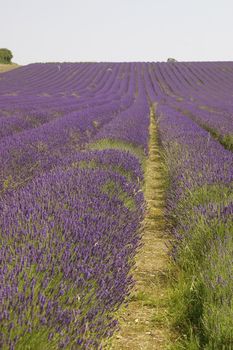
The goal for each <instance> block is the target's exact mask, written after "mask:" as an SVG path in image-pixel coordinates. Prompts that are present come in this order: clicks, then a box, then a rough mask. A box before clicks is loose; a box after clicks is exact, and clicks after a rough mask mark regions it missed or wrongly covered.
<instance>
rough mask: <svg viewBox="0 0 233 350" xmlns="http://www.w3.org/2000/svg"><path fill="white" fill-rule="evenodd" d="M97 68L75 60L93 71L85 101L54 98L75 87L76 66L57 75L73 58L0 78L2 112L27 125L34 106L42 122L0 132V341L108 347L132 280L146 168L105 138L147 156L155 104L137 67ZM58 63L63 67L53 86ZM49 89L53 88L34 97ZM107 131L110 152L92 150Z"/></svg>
mask: <svg viewBox="0 0 233 350" xmlns="http://www.w3.org/2000/svg"><path fill="white" fill-rule="evenodd" d="M80 66H82V65H81V64H80ZM94 66H95V67H94V68H92V64H90V66H87V65H85V67H79V65H76V68H80V69H79V70H82V69H83V70H86V71H88V70H91V69H93V70H95V73H96V78H94V76H90V79H89V83H88V84H86V85H85V84H84V87H83V88H82V89H83V90H82V89H81V88H80V90H79V93H80V91H81V92H82V94H83V101H79V100H81V97H80V98H78V100H77V101H75V102H74V101H73V99H77V97H74V96H73V97H64V98H63V97H61V96H59V95H58V94H59V92H58V91H61V90H59V88H58V87H59V84H63V85H64V84H67V85H69V82H70V84H71V85H72V84H73V83H72V82H71V81H70V80H72V79H73V78H74V76H75V74H76V71H75V73H74V72H73V73H74V74H71V75H70V73H69V74H68V73H62V72H63V70H64V69H65V68H66V64H64V65H63V64H59V65H51V67H48V66H47V65H43V67H40V65H34V66H31V67H25V68H22V69H21V71H20V70H18V71H15V72H14V73H15V76H14V74H10V75H9V73H7V74H4V75H3V77H4V79H3V82H4V83H3V82H2V85H1V86H0V90H1V98H0V105H1V108H2V113H3V114H4V115H3V116H2V117H1V118H3V119H4V118H5V119H6V118H8V119H10V118H13V117H14V113H15V114H16V116H19V118H21V120H22V119H24V120H26V121H27V118H26V117H27V113H29V112H30V108H32V111H33V113H34V114H33V113H30V117H31V119H32V120H33V121H34V123H35V125H33V127H30V125H29V126H28V127H27V126H26V127H25V125H24V124H23V122H22V123H21V121H20V122H19V123H20V128H21V129H20V130H19V129H17V130H15V129H14V130H13V133H11V134H9V132H8V131H6V132H7V133H8V134H7V135H6V134H5V135H4V130H3V131H2V132H3V135H2V136H3V137H2V139H1V140H0V159H1V164H2V167H1V173H0V182H1V200H0V227H1V229H0V232H1V235H0V237H1V245H0V261H1V268H0V277H1V281H2V283H1V286H0V300H1V304H0V333H1V336H0V339H1V340H0V347H1V348H2V349H26V348H30V349H35V348H43V349H48V348H54V349H61V348H65V349H79V348H80V349H99V348H101V347H102V344H103V343H104V339H106V338H108V337H109V336H110V335H111V334H112V332H113V330H114V328H115V326H116V321H115V318H114V312H115V311H116V310H117V308H118V307H119V305H120V304H121V303H122V302H123V300H124V297H125V296H126V295H127V293H128V291H129V288H130V286H131V285H132V282H133V281H132V277H131V274H130V269H131V267H132V264H133V257H134V255H135V252H136V249H137V246H138V244H139V239H140V222H141V220H142V218H143V213H144V199H143V194H142V192H141V183H142V181H143V174H142V168H141V163H140V161H139V159H138V158H137V157H135V156H134V155H132V154H130V153H129V152H127V151H124V150H120V149H119V150H117V149H114V150H111V149H108V146H107V143H108V141H109V140H110V139H111V140H113V139H115V140H116V143H118V144H119V148H121V145H122V144H123V145H126V144H131V143H132V144H133V145H134V147H135V149H138V150H140V152H139V153H140V154H141V155H142V157H144V156H145V155H146V153H147V141H148V140H147V138H148V123H149V107H148V104H147V99H146V94H145V88H144V82H143V80H142V79H141V78H140V76H141V75H142V72H141V67H140V65H139V66H137V67H136V65H135V64H132V65H126V66H127V67H125V65H120V64H119V65H114V66H113V65H109V64H100V65H99V66H98V65H94ZM122 67H125V68H124V69H123V68H122ZM42 68H43V69H46V74H44V75H43V74H42V77H41V82H40V78H38V76H37V73H38V72H37V70H38V71H41V70H42ZM126 68H127V69H126ZM67 69H68V67H67ZM54 70H55V71H56V74H60V73H62V74H63V76H62V77H61V78H58V81H57V83H56V82H55V83H54V82H53V81H52V80H51V76H52V77H53V74H52V71H54ZM102 70H103V71H104V72H105V74H104V75H108V77H107V78H105V77H104V76H103V74H102V73H101V72H102ZM12 73H13V72H12ZM50 73H51V74H50ZM27 75H28V76H29V77H28V80H27V79H26V77H27ZM71 77H73V78H72V79H71ZM20 79H21V80H20ZM54 79H55V78H54ZM59 79H60V80H59ZM22 80H23V81H24V84H22ZM74 80H75V79H74ZM83 80H84V78H83V76H81V77H80V79H78V78H77V85H78V84H79V85H82V82H83ZM50 81H51V85H52V86H49V85H50V84H49V83H50ZM55 81H56V80H55ZM93 82H95V84H94V83H93ZM21 84H22V86H23V89H22V90H21V92H20V91H17V95H14V94H13V93H12V91H13V90H16V89H20V88H21ZM56 84H58V87H57V85H56ZM90 84H94V85H95V86H93V91H90V89H89V87H90ZM40 86H41V89H40ZM45 87H47V89H46V91H45V90H44V88H45ZM53 89H54V90H53ZM62 89H64V92H65V93H66V94H70V90H69V89H68V87H67V86H65V87H62ZM72 89H74V86H72ZM6 90H7V95H8V96H5V95H6ZM42 91H45V92H46V93H48V94H49V95H50V96H46V97H45V96H43V97H41V96H37V95H38V93H42ZM11 93H12V94H11ZM51 95H54V96H51ZM55 95H56V96H55ZM46 98H47V99H51V101H48V102H46V101H45V100H46ZM71 100H72V101H73V104H72V103H71ZM63 101H64V102H63ZM40 102H41V103H42V106H43V111H40V113H41V114H39V109H38V106H39V104H40ZM50 102H51V105H50ZM46 104H47V105H46ZM84 105H85V106H84ZM51 106H52V107H51ZM32 111H31V112H32ZM53 112H54V115H55V116H54V117H53V116H52V113H53ZM56 113H59V115H57V114H56ZM44 115H46V117H47V116H48V118H47V119H46V120H44V122H43V116H44ZM1 118H0V120H1ZM37 118H38V120H40V121H41V123H38V124H39V125H36V119H37ZM14 122H15V119H13V124H14ZM17 122H18V121H17ZM13 124H12V125H13ZM3 125H4V124H3ZM15 125H17V123H15ZM119 128H120V129H119ZM103 139H105V140H106V142H107V143H106V146H105V147H106V148H107V149H105V150H90V148H98V144H99V143H101V141H102V140H103ZM115 147H117V146H115Z"/></svg>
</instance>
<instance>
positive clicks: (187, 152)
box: [151, 63, 233, 349]
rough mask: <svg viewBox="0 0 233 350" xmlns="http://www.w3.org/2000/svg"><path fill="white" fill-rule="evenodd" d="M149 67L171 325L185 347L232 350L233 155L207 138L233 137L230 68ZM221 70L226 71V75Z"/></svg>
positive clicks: (195, 66) (215, 65) (218, 65)
mask: <svg viewBox="0 0 233 350" xmlns="http://www.w3.org/2000/svg"><path fill="white" fill-rule="evenodd" d="M152 66H153V70H152V71H153V73H151V74H157V77H158V80H156V86H155V88H153V89H151V96H152V97H153V95H154V99H156V98H157V100H158V102H159V104H158V107H157V117H158V124H159V132H160V139H161V142H162V146H163V149H164V156H165V161H166V164H167V166H168V168H169V173H170V189H169V192H168V194H167V214H168V218H169V221H170V223H172V227H173V234H174V240H173V241H172V247H173V249H172V255H173V258H174V260H175V261H176V267H178V270H179V273H178V279H177V284H176V288H175V290H174V295H173V300H172V314H173V315H174V324H175V326H176V327H179V329H180V330H181V333H183V334H184V336H185V337H184V339H183V340H182V346H183V347H185V348H193V349H231V348H232V347H233V323H232V320H233V314H232V303H233V293H232V291H233V285H232V281H233V279H232V277H233V276H232V271H233V265H232V253H233V239H232V232H233V225H232V216H233V196H232V193H233V154H232V152H231V151H229V150H226V149H225V148H224V147H223V146H222V145H221V144H220V143H219V142H218V141H217V140H216V139H215V138H213V137H212V135H211V133H210V132H209V131H210V129H215V130H217V133H219V134H221V133H222V135H224V134H225V133H228V132H229V133H231V132H232V112H233V106H232V98H231V96H230V94H231V90H229V88H230V87H232V85H233V74H232V72H233V71H232V69H233V67H232V63H228V64H227V63H226V64H224V63H218V64H211V63H210V64H207V63H206V64H202V63H198V64H195V63H190V64H183V63H180V64H167V65H165V64H158V65H157V66H156V65H154V64H153V65H152ZM220 68H222V69H223V68H224V69H227V68H228V71H227V75H226V74H225V73H222V72H225V70H223V71H220ZM215 70H216V72H215ZM215 73H216V74H215ZM191 77H192V79H191ZM198 82H199V83H198ZM199 85H200V86H199ZM220 86H221V87H222V92H221V93H219V94H218V92H219V88H220ZM215 97H216V98H215ZM207 107H208V108H207ZM214 136H215V135H214Z"/></svg>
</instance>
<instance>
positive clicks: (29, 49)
mask: <svg viewBox="0 0 233 350" xmlns="http://www.w3.org/2000/svg"><path fill="white" fill-rule="evenodd" d="M0 26H1V27H0V47H6V48H9V49H10V50H11V51H12V53H13V55H14V58H13V61H14V62H17V63H19V64H27V63H33V62H58V61H59V62H64V61H65V62H68V61H71V62H80V61H82V62H83V61H111V62H119V61H123V62H125V61H146V62H148V61H166V60H167V58H168V57H174V58H176V59H177V60H178V61H233V0H221V1H220V0H0Z"/></svg>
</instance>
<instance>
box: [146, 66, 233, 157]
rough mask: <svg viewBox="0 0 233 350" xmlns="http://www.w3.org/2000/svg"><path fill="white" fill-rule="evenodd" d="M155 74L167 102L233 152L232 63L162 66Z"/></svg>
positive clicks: (155, 68) (154, 69) (156, 68)
mask: <svg viewBox="0 0 233 350" xmlns="http://www.w3.org/2000/svg"><path fill="white" fill-rule="evenodd" d="M153 71H154V74H157V76H158V79H159V80H160V82H161V81H162V85H160V88H161V90H162V94H161V96H163V98H165V100H166V103H168V104H169V105H170V106H172V107H173V108H174V109H176V110H179V111H181V112H182V113H183V114H186V115H188V116H189V117H191V118H192V119H193V120H195V121H196V122H197V123H198V124H199V125H200V126H202V127H204V128H205V129H206V130H207V131H209V132H210V133H211V134H212V136H214V137H215V138H217V139H218V140H219V141H220V142H221V143H222V144H223V145H224V146H225V147H226V148H228V149H231V150H232V149H233V113H232V110H233V102H232V88H233V82H232V81H233V64H232V62H219V63H215V62H205V63H201V62H200V63H175V64H170V65H166V64H163V63H161V64H158V65H154V66H153Z"/></svg>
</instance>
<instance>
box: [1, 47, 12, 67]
mask: <svg viewBox="0 0 233 350" xmlns="http://www.w3.org/2000/svg"><path fill="white" fill-rule="evenodd" d="M12 57H13V55H12V52H11V51H10V50H8V49H0V63H4V64H11V59H12Z"/></svg>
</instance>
